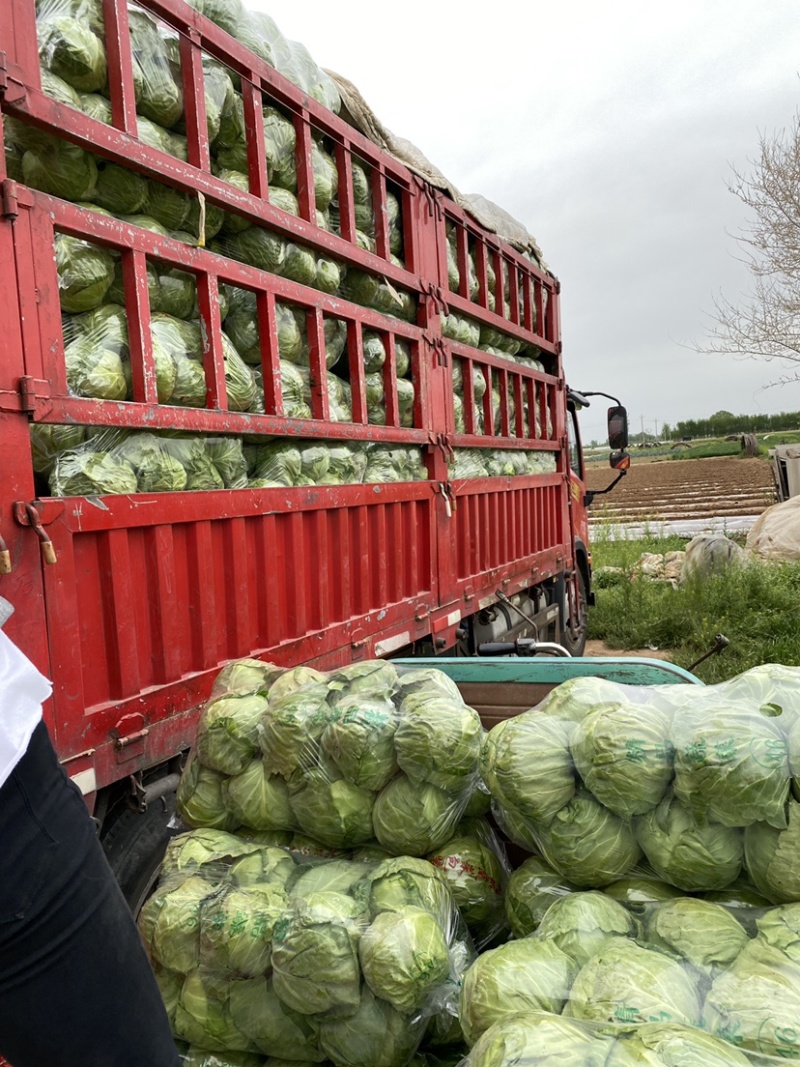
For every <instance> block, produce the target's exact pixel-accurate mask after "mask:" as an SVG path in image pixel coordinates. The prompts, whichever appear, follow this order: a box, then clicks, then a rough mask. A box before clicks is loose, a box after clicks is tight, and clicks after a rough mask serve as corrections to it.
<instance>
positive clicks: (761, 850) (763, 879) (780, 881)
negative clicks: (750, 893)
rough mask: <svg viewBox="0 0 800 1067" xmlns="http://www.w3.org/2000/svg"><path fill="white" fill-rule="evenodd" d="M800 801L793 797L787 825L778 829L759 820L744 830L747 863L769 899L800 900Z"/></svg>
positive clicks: (784, 902) (755, 882) (780, 900)
mask: <svg viewBox="0 0 800 1067" xmlns="http://www.w3.org/2000/svg"><path fill="white" fill-rule="evenodd" d="M799 846H800V804H798V803H797V802H796V801H794V800H790V801H789V804H788V806H787V826H786V829H785V830H779V829H776V828H775V827H774V826H770V825H769V824H768V823H764V822H757V823H753V824H752V825H751V826H748V827H747V829H746V830H745V832H744V850H745V865H746V867H747V873H748V874H749V876H750V878H751V880H752V881H753V883H754V884H755V886H756V888H757V889H758V890H759V892H760V893H762V894H763V895H764V896H765V897H767V899H768V900H771V901H773V902H774V903H776V904H787V903H790V902H792V901H798V900H800V849H799Z"/></svg>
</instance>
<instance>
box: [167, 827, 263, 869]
mask: <svg viewBox="0 0 800 1067" xmlns="http://www.w3.org/2000/svg"><path fill="white" fill-rule="evenodd" d="M259 848H260V846H259V845H257V844H254V843H253V842H251V841H244V840H242V838H241V837H236V836H234V835H233V834H229V833H227V832H226V831H224V830H213V829H201V830H190V831H189V832H188V833H184V834H178V836H177V837H172V838H170V840H169V841H168V843H167V851H166V853H165V855H164V860H163V862H162V864H161V878H162V880H163V881H166V880H167V878H168V877H169V876H170V875H173V874H177V873H178V872H180V871H189V870H194V871H197V870H199V869H200V868H202V867H206V866H209V867H210V868H211V869H212V870H214V868H216V867H217V866H218V865H219V864H220V863H221V862H223V861H224V862H229V861H230V860H231V858H232V857H235V856H246V855H248V854H249V853H251V852H254V851H257V850H258V849H259Z"/></svg>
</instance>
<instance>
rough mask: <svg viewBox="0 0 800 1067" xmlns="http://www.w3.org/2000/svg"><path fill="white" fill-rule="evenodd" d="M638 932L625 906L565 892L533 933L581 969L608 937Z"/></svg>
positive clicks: (597, 895)
mask: <svg viewBox="0 0 800 1067" xmlns="http://www.w3.org/2000/svg"><path fill="white" fill-rule="evenodd" d="M709 907H711V908H713V907H714V905H709ZM720 910H722V911H724V909H720ZM639 932H640V929H639V923H638V921H637V920H636V919H635V918H634V917H633V915H632V914H631V913H630V911H629V910H628V909H627V908H625V907H624V906H623V905H622V904H619V903H618V902H617V901H615V900H612V899H611V898H610V897H608V896H606V895H605V894H604V893H599V892H596V891H594V892H588V893H580V892H578V893H567V894H565V895H564V896H561V897H559V898H558V899H557V900H554V901H553V903H552V904H551V906H550V907H549V908H548V910H547V911H546V912H545V914H544V916H543V917H542V921H541V922H540V924H539V927H538V929H537V930H536V934H535V935H534V936H535V937H536V939H537V940H539V941H548V942H552V943H553V944H554V945H556V946H557V947H558V948H560V949H561V951H562V952H563V953H565V954H566V955H567V956H569V958H570V959H571V960H572V961H573V963H574V964H575V965H576V967H577V968H581V967H583V966H584V964H586V963H588V962H589V960H590V959H592V958H593V957H594V956H596V955H598V953H601V952H603V950H604V949H605V948H606V946H607V945H608V943H609V941H611V940H612V939H616V938H620V937H625V938H632V937H633V938H635V937H637V936H638V935H639ZM742 933H744V931H742Z"/></svg>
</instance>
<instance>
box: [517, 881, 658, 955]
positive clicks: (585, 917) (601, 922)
mask: <svg viewBox="0 0 800 1067" xmlns="http://www.w3.org/2000/svg"><path fill="white" fill-rule="evenodd" d="M638 932H639V929H638V924H637V922H636V920H635V919H634V918H633V917H632V916H631V914H630V912H629V911H627V909H625V908H624V907H623V906H622V905H621V904H618V903H617V902H616V901H615V900H610V899H609V898H608V897H607V896H605V895H604V894H603V893H597V892H592V893H568V894H567V895H566V896H562V897H560V898H559V899H558V900H555V901H554V902H553V903H552V904H551V905H550V907H549V908H548V910H547V911H546V912H545V914H544V917H543V918H542V921H541V922H540V924H539V928H538V930H537V931H536V937H537V939H539V940H542V941H550V942H552V943H553V944H555V945H557V946H558V948H560V949H561V951H562V952H564V953H566V955H567V956H569V958H570V959H571V960H572V961H573V962H574V963H575V964H576V966H577V967H579V968H580V967H582V966H583V965H584V964H585V963H588V962H589V960H590V959H591V958H592V957H593V956H595V955H596V954H597V953H598V952H601V951H602V950H603V948H604V947H605V945H606V943H607V942H608V941H609V939H610V938H615V937H636V936H637V934H638Z"/></svg>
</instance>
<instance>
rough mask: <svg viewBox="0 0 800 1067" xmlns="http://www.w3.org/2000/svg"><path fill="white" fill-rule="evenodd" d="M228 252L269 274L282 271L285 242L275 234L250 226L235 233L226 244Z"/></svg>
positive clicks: (284, 257) (234, 257)
mask: <svg viewBox="0 0 800 1067" xmlns="http://www.w3.org/2000/svg"><path fill="white" fill-rule="evenodd" d="M227 251H228V254H229V255H230V256H231V257H232V258H233V259H238V260H241V261H242V262H243V263H249V264H250V266H251V267H257V268H258V269H259V270H264V271H267V272H268V273H270V274H281V273H283V267H284V264H285V262H286V242H285V241H284V239H283V238H282V237H278V235H277V234H274V233H271V232H270V231H269V230H265V229H263V228H262V227H261V226H251V227H250V228H249V229H247V230H244V231H243V232H242V233H238V234H236V235H235V236H234V237H232V238H231V240H230V242H229V244H228V249H227Z"/></svg>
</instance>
